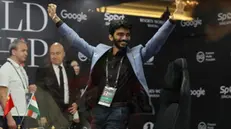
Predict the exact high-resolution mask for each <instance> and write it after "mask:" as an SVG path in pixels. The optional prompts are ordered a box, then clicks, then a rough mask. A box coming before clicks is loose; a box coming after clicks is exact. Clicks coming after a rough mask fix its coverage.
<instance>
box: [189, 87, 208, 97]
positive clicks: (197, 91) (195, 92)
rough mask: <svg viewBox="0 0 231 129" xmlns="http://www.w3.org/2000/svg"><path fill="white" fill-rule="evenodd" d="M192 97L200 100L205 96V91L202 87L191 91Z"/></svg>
mask: <svg viewBox="0 0 231 129" xmlns="http://www.w3.org/2000/svg"><path fill="white" fill-rule="evenodd" d="M190 92H191V95H192V96H196V97H197V98H200V97H201V96H205V90H204V89H203V88H201V87H200V89H195V90H190Z"/></svg>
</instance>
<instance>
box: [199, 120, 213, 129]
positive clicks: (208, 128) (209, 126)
mask: <svg viewBox="0 0 231 129" xmlns="http://www.w3.org/2000/svg"><path fill="white" fill-rule="evenodd" d="M215 127H216V123H205V122H203V121H202V122H199V123H198V125H197V129H215Z"/></svg>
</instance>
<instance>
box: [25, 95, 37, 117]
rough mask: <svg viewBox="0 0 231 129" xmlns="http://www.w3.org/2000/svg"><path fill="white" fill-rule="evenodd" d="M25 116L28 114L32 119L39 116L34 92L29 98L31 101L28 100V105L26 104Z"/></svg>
mask: <svg viewBox="0 0 231 129" xmlns="http://www.w3.org/2000/svg"><path fill="white" fill-rule="evenodd" d="M27 116H30V117H32V118H34V119H37V118H38V117H39V116H40V112H39V108H38V104H37V101H36V98H35V96H34V94H33V96H32V98H31V101H30V103H29V106H28V112H27Z"/></svg>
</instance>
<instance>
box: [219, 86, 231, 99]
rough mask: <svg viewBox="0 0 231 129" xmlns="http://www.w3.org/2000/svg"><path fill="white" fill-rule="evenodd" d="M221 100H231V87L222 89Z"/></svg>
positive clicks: (222, 87)
mask: <svg viewBox="0 0 231 129" xmlns="http://www.w3.org/2000/svg"><path fill="white" fill-rule="evenodd" d="M220 95H221V99H231V86H221V87H220Z"/></svg>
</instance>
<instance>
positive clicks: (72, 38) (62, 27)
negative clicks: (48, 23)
mask: <svg viewBox="0 0 231 129" xmlns="http://www.w3.org/2000/svg"><path fill="white" fill-rule="evenodd" d="M56 8H57V6H56V5H55V4H49V5H48V8H47V11H48V14H49V16H50V18H51V19H52V20H53V21H54V23H55V24H56V26H57V27H58V30H59V32H60V34H61V35H62V36H65V37H66V38H67V40H68V42H70V43H71V45H72V46H74V47H75V48H76V49H77V50H78V51H80V52H81V53H83V54H84V55H85V56H87V57H88V58H91V56H92V55H93V52H94V48H95V47H93V46H91V45H89V44H88V43H87V42H86V41H85V40H84V39H82V38H80V37H79V35H78V34H77V33H76V32H75V31H74V30H73V29H71V28H70V27H69V26H68V25H67V24H65V23H64V22H63V21H62V20H61V19H60V18H59V17H58V16H57V14H56Z"/></svg>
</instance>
